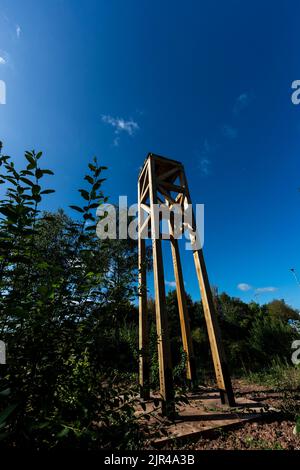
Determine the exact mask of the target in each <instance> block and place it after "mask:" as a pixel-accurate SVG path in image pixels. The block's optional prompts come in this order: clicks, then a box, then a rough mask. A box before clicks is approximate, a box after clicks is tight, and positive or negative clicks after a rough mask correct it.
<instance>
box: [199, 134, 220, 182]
mask: <svg viewBox="0 0 300 470" xmlns="http://www.w3.org/2000/svg"><path fill="white" fill-rule="evenodd" d="M216 148H217V146H216V144H212V143H210V142H209V141H208V140H207V139H205V140H204V143H203V147H202V149H201V151H200V155H199V157H200V158H199V165H198V167H199V168H200V172H201V174H202V175H203V176H208V175H210V174H211V158H210V156H211V154H213V153H214V152H215V151H216Z"/></svg>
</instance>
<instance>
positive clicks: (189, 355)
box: [169, 220, 196, 386]
mask: <svg viewBox="0 0 300 470" xmlns="http://www.w3.org/2000/svg"><path fill="white" fill-rule="evenodd" d="M169 230H170V238H171V240H170V241H171V250H172V259H173V267H174V277H175V282H176V292H177V301H178V310H179V318H180V328H181V336H182V344H183V350H184V352H185V355H186V376H187V379H188V382H189V385H190V386H193V385H195V381H196V364H195V357H194V350H193V341H192V336H191V330H190V322H189V316H188V309H187V303H186V293H185V288H184V281H183V275H182V267H181V262H180V253H179V246H178V240H177V239H176V238H175V237H174V221H172V220H170V221H169Z"/></svg>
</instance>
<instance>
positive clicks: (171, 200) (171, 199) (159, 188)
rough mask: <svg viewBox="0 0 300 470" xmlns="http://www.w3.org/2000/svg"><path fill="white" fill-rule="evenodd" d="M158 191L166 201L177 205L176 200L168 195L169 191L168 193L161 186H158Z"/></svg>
mask: <svg viewBox="0 0 300 470" xmlns="http://www.w3.org/2000/svg"><path fill="white" fill-rule="evenodd" d="M157 190H158V191H159V192H160V193H161V194H163V195H164V196H165V198H166V200H167V201H168V202H169V203H170V204H175V199H173V198H172V196H171V195H170V194H169V193H168V191H166V190H165V189H164V188H162V187H161V185H160V184H159V185H158V186H157Z"/></svg>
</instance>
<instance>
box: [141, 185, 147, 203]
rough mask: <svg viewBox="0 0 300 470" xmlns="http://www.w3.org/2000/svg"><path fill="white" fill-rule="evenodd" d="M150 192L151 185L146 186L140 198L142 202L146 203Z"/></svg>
mask: <svg viewBox="0 0 300 470" xmlns="http://www.w3.org/2000/svg"><path fill="white" fill-rule="evenodd" d="M148 192H149V184H147V185H146V188H145V189H144V191H143V192H142V195H141V197H140V201H141V202H145V200H146V199H147V198H146V196H147V194H148Z"/></svg>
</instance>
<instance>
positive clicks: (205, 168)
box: [199, 158, 211, 176]
mask: <svg viewBox="0 0 300 470" xmlns="http://www.w3.org/2000/svg"><path fill="white" fill-rule="evenodd" d="M199 167H200V170H201V173H202V175H204V176H208V175H209V174H210V173H211V169H210V167H211V161H210V160H209V159H208V158H201V160H200V163H199Z"/></svg>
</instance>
